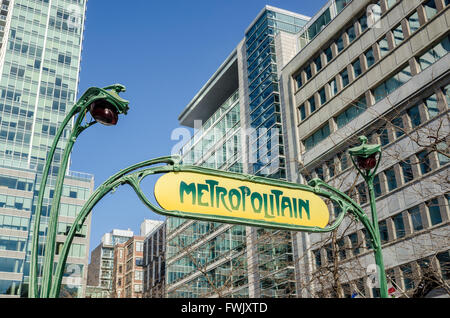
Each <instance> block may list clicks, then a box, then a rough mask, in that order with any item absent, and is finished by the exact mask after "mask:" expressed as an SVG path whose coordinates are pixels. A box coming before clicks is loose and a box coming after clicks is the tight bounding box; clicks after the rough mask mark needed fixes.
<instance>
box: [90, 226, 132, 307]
mask: <svg viewBox="0 0 450 318" xmlns="http://www.w3.org/2000/svg"><path fill="white" fill-rule="evenodd" d="M133 235H134V233H133V231H130V230H126V231H125V230H117V229H114V230H112V231H111V232H110V233H106V234H105V235H103V237H102V242H101V243H100V244H99V245H98V246H97V247H96V248H95V249H94V250H92V252H91V262H90V263H89V267H88V276H87V286H88V287H93V288H94V287H96V288H97V290H98V288H100V289H101V290H102V298H109V297H110V296H111V293H112V291H113V277H114V276H113V271H114V258H115V246H116V245H118V244H124V243H125V242H127V241H128V240H129V239H130V238H131V237H133Z"/></svg>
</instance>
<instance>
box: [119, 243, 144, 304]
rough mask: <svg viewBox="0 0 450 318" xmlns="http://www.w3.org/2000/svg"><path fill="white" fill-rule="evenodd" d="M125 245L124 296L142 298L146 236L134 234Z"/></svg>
mask: <svg viewBox="0 0 450 318" xmlns="http://www.w3.org/2000/svg"><path fill="white" fill-rule="evenodd" d="M124 245H125V247H124V254H125V268H124V271H125V274H124V282H123V283H124V288H123V291H124V292H123V294H122V298H142V297H143V282H144V237H143V236H133V237H132V238H130V239H129V240H128V241H127V242H126V243H125V244H124Z"/></svg>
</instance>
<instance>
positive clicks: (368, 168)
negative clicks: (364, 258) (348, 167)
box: [349, 136, 389, 298]
mask: <svg viewBox="0 0 450 318" xmlns="http://www.w3.org/2000/svg"><path fill="white" fill-rule="evenodd" d="M359 140H360V141H361V145H360V146H358V147H355V148H352V149H350V150H349V153H350V157H351V159H352V162H353V165H354V166H355V167H356V169H357V170H358V172H359V173H360V174H361V175H362V176H363V178H364V181H365V182H366V184H367V187H368V188H369V198H370V210H371V213H372V223H371V227H372V229H373V232H371V233H370V237H371V240H372V243H373V249H374V254H375V263H376V265H377V271H378V278H379V283H380V296H381V298H388V297H389V293H388V289H387V280H386V271H385V267H384V260H383V252H382V249H381V237H380V229H379V225H378V215H377V208H376V202H375V189H374V178H375V174H376V172H377V170H378V167H379V165H380V163H381V157H382V154H381V145H368V144H367V142H368V140H367V138H366V137H365V136H361V137H359ZM377 155H378V158H376V156H377ZM368 158H369V160H372V162H370V161H369V162H368V163H367V165H366V162H364V160H368ZM358 159H360V160H361V161H363V163H362V166H360V164H361V162H358ZM373 160H376V163H375V164H374V162H373Z"/></svg>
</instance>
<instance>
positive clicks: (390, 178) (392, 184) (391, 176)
mask: <svg viewBox="0 0 450 318" xmlns="http://www.w3.org/2000/svg"><path fill="white" fill-rule="evenodd" d="M384 174H385V175H386V181H387V185H388V191H393V190H395V189H397V180H396V179H395V170H394V168H390V169H387V170H385V171H384Z"/></svg>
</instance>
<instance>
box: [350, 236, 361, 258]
mask: <svg viewBox="0 0 450 318" xmlns="http://www.w3.org/2000/svg"><path fill="white" fill-rule="evenodd" d="M349 238H350V243H351V246H352V249H353V254H354V255H358V254H359V242H358V234H356V233H353V234H350V235H349Z"/></svg>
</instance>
